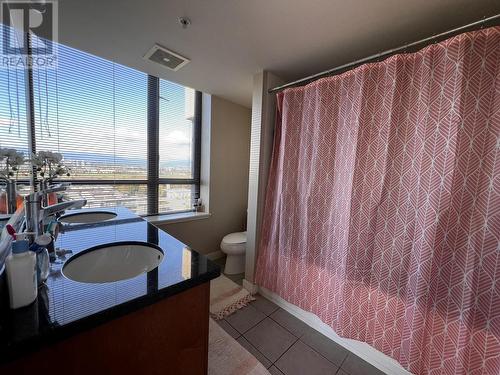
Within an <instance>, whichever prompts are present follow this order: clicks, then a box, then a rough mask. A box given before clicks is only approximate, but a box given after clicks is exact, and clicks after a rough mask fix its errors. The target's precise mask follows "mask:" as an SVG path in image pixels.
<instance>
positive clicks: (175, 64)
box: [144, 44, 190, 72]
mask: <svg viewBox="0 0 500 375" xmlns="http://www.w3.org/2000/svg"><path fill="white" fill-rule="evenodd" d="M144 59H145V60H149V61H152V62H155V63H157V64H160V65H162V66H164V67H165V68H168V69H170V70H173V71H174V72H175V71H177V70H179V69H180V68H182V67H183V66H184V65H186V64H187V63H188V62H189V61H190V60H189V59H188V58H186V57H184V56H181V55H179V54H178V53H175V52H173V51H170V50H169V49H167V48H165V47H162V46H160V45H158V44H155V45H154V46H153V47H152V48H151V49H150V50H149V51H148V52H147V53H146V54H145V55H144Z"/></svg>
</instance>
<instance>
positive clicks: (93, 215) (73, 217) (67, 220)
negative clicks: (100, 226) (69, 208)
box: [59, 211, 116, 224]
mask: <svg viewBox="0 0 500 375" xmlns="http://www.w3.org/2000/svg"><path fill="white" fill-rule="evenodd" d="M115 217H116V214H115V213H114V212H111V211H89V212H77V213H74V214H66V215H63V216H61V217H60V218H59V222H61V223H64V224H91V223H99V222H101V221H106V220H111V219H114V218H115Z"/></svg>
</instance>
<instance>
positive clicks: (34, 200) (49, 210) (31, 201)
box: [24, 184, 87, 236]
mask: <svg viewBox="0 0 500 375" xmlns="http://www.w3.org/2000/svg"><path fill="white" fill-rule="evenodd" d="M66 189H67V185H63V184H60V185H57V186H54V187H47V188H46V189H44V190H42V191H39V192H34V193H31V194H29V195H27V196H26V197H25V198H24V208H25V215H26V218H25V220H26V231H27V232H32V233H35V234H36V236H39V235H40V234H43V232H44V227H43V226H44V220H45V219H46V218H47V217H49V216H51V215H55V214H58V213H60V212H63V211H65V210H68V209H71V208H82V207H83V206H85V205H86V204H87V200H86V199H78V200H74V201H68V202H61V203H56V204H53V205H50V206H43V205H42V201H43V197H44V196H47V194H48V193H53V192H56V191H64V190H66Z"/></svg>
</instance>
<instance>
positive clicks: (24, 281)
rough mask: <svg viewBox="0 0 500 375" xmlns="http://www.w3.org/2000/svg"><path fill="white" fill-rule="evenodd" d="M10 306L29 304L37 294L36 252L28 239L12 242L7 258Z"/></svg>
mask: <svg viewBox="0 0 500 375" xmlns="http://www.w3.org/2000/svg"><path fill="white" fill-rule="evenodd" d="M5 268H6V270H7V284H8V286H9V299H10V308H11V309H17V308H18V307H23V306H27V305H29V304H30V303H32V302H33V301H34V300H35V299H36V296H37V292H38V289H37V277H36V254H35V253H34V252H32V251H30V250H29V242H28V241H27V240H19V239H18V240H16V241H13V242H12V253H11V254H10V255H9V256H8V257H7V259H6V260H5Z"/></svg>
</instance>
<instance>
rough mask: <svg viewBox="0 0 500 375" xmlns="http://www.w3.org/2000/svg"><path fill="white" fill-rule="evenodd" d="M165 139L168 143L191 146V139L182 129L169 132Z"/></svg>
mask: <svg viewBox="0 0 500 375" xmlns="http://www.w3.org/2000/svg"><path fill="white" fill-rule="evenodd" d="M164 141H165V142H166V143H170V144H174V145H179V146H190V145H191V139H190V138H189V137H188V136H187V135H186V134H185V133H184V132H182V131H180V130H174V131H173V132H170V133H168V135H167V136H166V137H165V139H164Z"/></svg>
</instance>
